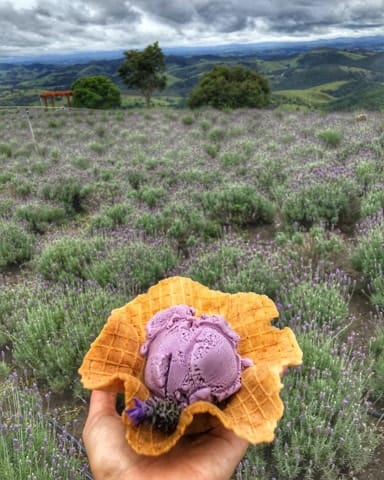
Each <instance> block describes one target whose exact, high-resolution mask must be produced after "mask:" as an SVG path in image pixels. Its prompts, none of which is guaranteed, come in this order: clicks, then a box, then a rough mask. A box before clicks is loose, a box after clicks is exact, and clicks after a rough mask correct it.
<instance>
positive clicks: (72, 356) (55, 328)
mask: <svg viewBox="0 0 384 480" xmlns="http://www.w3.org/2000/svg"><path fill="white" fill-rule="evenodd" d="M123 302H124V299H123V298H122V297H121V296H119V295H117V294H116V293H113V292H111V291H110V290H108V289H101V288H99V287H97V286H90V285H89V284H87V287H86V288H84V289H83V288H82V287H81V285H80V286H79V287H78V288H77V289H70V288H68V287H63V288H56V291H55V295H52V292H51V291H50V292H44V290H43V287H40V288H38V290H37V291H36V293H35V297H31V298H29V299H27V300H26V302H25V306H24V307H23V308H21V309H20V310H19V315H20V317H19V318H18V319H17V321H16V322H15V323H14V327H13V331H12V334H11V335H12V336H13V338H14V343H13V346H14V352H13V353H14V358H15V362H16V364H17V365H18V366H19V367H20V368H27V369H28V370H29V371H30V372H33V374H34V376H35V377H36V378H37V379H38V380H40V381H42V382H44V383H45V384H46V385H47V386H48V388H49V389H51V390H52V391H54V392H62V391H64V390H68V391H71V392H72V393H77V394H78V393H79V392H80V386H79V380H78V375H77V369H78V368H79V365H80V364H81V362H82V359H83V357H84V355H85V353H86V352H87V350H88V348H89V344H90V342H92V341H93V340H94V339H95V338H96V335H97V333H98V332H99V331H100V329H101V327H102V325H103V324H104V323H105V321H106V319H107V318H108V316H109V314H110V312H111V310H112V309H113V308H115V307H116V305H119V304H123Z"/></svg>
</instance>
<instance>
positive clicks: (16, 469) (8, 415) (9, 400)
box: [0, 351, 86, 480]
mask: <svg viewBox="0 0 384 480" xmlns="http://www.w3.org/2000/svg"><path fill="white" fill-rule="evenodd" d="M37 355H39V351H38V352H37ZM48 401H49V395H46V396H43V395H42V394H41V393H40V392H39V390H38V388H37V386H36V384H33V385H32V386H28V385H26V384H22V383H21V382H18V378H17V376H15V375H14V374H13V375H12V376H11V377H9V378H7V379H6V380H4V381H2V383H1V390H0V422H1V426H2V429H1V436H0V471H1V477H2V478H3V479H9V480H11V479H12V480H25V479H27V478H28V479H34V480H45V479H47V478H63V479H64V478H67V479H69V478H81V477H83V473H84V468H86V461H85V458H84V455H83V452H82V451H81V448H79V445H78V443H77V442H76V441H75V440H74V439H70V436H68V435H66V431H65V430H63V431H62V432H60V429H59V428H58V426H59V425H60V420H59V418H57V417H55V416H53V415H49V414H47V412H46V410H47V405H48Z"/></svg>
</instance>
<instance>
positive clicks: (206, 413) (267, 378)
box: [79, 277, 302, 455]
mask: <svg viewBox="0 0 384 480" xmlns="http://www.w3.org/2000/svg"><path fill="white" fill-rule="evenodd" d="M178 304H184V305H190V306H192V307H194V308H195V309H196V315H201V314H211V315H213V314H219V315H222V316H223V317H224V318H225V319H226V320H227V322H228V324H229V325H230V327H231V328H232V329H233V330H235V332H236V333H237V334H238V335H239V336H240V343H239V345H238V352H239V354H240V355H241V356H242V357H247V358H250V359H252V360H253V363H254V365H253V366H252V367H249V368H247V369H246V370H244V372H243V374H242V387H241V389H240V390H239V391H238V392H237V393H236V394H234V395H233V396H232V397H230V398H229V399H228V400H227V401H225V402H224V404H223V405H220V407H219V406H217V405H214V404H213V403H209V402H205V401H197V402H194V403H192V404H190V405H188V406H187V407H186V408H185V409H184V410H183V411H182V413H181V415H180V419H179V423H178V425H177V428H176V430H175V431H174V432H173V433H172V434H165V433H162V432H160V431H159V430H158V429H156V427H154V426H152V425H149V424H146V423H143V424H140V425H137V426H135V425H133V424H132V422H131V421H130V419H129V418H128V417H127V416H126V415H125V414H124V413H123V415H122V418H123V422H124V424H125V425H126V428H127V430H126V438H127V441H128V442H129V444H130V445H131V446H132V448H133V449H134V450H135V451H136V452H138V453H141V454H145V455H160V454H162V453H165V452H166V451H168V450H169V449H171V448H172V447H173V446H174V445H175V444H176V443H177V441H178V440H179V439H180V438H181V437H182V436H183V435H185V434H189V433H191V432H196V431H202V430H204V429H205V430H206V429H208V428H210V426H211V425H212V424H213V423H215V422H216V423H217V422H220V423H221V424H222V425H224V426H225V427H226V428H228V429H230V430H233V431H234V432H235V433H236V434H237V435H238V436H240V437H242V438H244V439H246V440H248V441H249V442H250V443H254V444H255V443H261V442H270V441H272V440H273V438H274V430H275V428H276V425H277V422H278V420H279V419H280V418H281V416H282V415H283V410H284V406H283V403H282V401H281V399H280V395H279V393H280V390H281V388H282V386H283V385H282V383H281V381H280V373H281V372H282V370H283V369H284V368H285V367H288V366H293V365H299V364H300V363H301V360H302V352H301V350H300V347H299V346H298V344H297V342H296V338H295V336H294V334H293V332H292V331H291V330H290V329H289V328H284V329H281V330H280V329H278V328H275V327H273V326H271V321H272V320H273V319H274V318H276V317H277V316H278V311H277V309H276V306H275V304H274V303H273V301H272V300H271V299H269V298H268V297H266V296H265V295H258V294H256V293H236V294H228V293H223V292H219V291H214V290H210V289H209V288H207V287H205V286H203V285H201V284H200V283H198V282H194V281H192V280H191V279H189V278H184V277H171V278H167V279H165V280H162V281H161V282H159V283H158V284H156V285H154V286H153V287H151V288H150V289H149V290H148V292H147V293H145V294H142V295H139V296H137V297H136V298H135V299H134V300H132V301H131V302H129V303H128V304H127V305H125V306H124V307H121V308H118V309H115V310H113V312H112V314H111V316H110V317H109V319H108V321H107V323H106V325H105V326H104V328H103V329H102V331H101V333H100V335H99V336H98V337H97V339H96V340H95V341H94V342H93V343H92V345H91V348H90V350H89V351H88V353H87V354H86V355H85V358H84V360H83V364H82V366H81V367H80V369H79V373H80V376H81V380H82V383H83V385H84V387H85V388H87V389H90V390H108V391H117V392H124V394H125V401H126V406H127V408H129V407H131V406H132V404H133V398H139V399H141V400H145V399H146V398H148V397H149V395H150V393H149V391H148V389H147V388H146V387H145V385H144V383H143V371H144V365H145V359H144V358H143V357H142V356H141V355H140V346H141V345H142V344H143V343H144V341H145V335H146V333H145V325H146V324H147V322H148V321H149V320H150V319H151V318H152V316H153V315H155V314H156V313H157V312H159V311H160V310H164V309H166V308H168V307H170V306H172V305H178Z"/></svg>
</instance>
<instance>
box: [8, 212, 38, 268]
mask: <svg viewBox="0 0 384 480" xmlns="http://www.w3.org/2000/svg"><path fill="white" fill-rule="evenodd" d="M33 246H34V237H33V236H32V235H30V234H28V233H27V232H26V231H25V230H24V229H23V228H22V227H20V226H19V225H17V224H16V223H15V222H12V221H5V222H0V269H1V268H4V267H11V266H14V265H21V264H23V263H24V262H26V261H28V260H30V259H31V257H32V254H33Z"/></svg>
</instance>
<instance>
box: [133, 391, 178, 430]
mask: <svg viewBox="0 0 384 480" xmlns="http://www.w3.org/2000/svg"><path fill="white" fill-rule="evenodd" d="M133 401H134V404H135V405H134V407H132V408H128V409H126V410H125V413H126V415H128V417H129V418H130V419H131V420H132V422H133V424H134V425H136V426H137V425H140V424H141V423H150V424H152V425H154V426H155V427H156V428H158V429H159V430H160V431H161V432H163V433H173V432H174V431H175V430H176V427H177V424H178V422H179V417H180V412H181V408H180V406H179V404H178V403H177V401H176V400H173V399H171V398H160V397H150V398H148V399H147V400H145V401H142V400H140V399H138V398H136V397H135V398H134V399H133Z"/></svg>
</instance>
